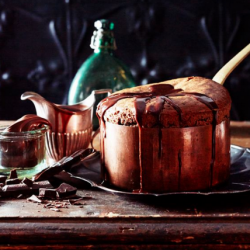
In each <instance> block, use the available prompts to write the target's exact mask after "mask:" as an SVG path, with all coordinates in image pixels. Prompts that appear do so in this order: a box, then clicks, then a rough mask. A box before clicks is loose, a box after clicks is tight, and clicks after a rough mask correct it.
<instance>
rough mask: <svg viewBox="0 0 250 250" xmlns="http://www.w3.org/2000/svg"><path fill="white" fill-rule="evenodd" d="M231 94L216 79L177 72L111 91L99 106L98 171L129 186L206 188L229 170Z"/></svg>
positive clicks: (141, 188) (140, 188) (166, 189)
mask: <svg viewBox="0 0 250 250" xmlns="http://www.w3.org/2000/svg"><path fill="white" fill-rule="evenodd" d="M230 108H231V99H230V96H229V94H228V92H227V90H226V89H225V88H224V87H223V86H221V85H220V84H218V83H216V82H214V81H212V80H210V79H206V78H202V77H188V78H179V79H174V80H170V81H165V82H161V83H155V84H148V85H145V86H138V87H134V88H130V89H124V90H122V91H119V92H116V93H114V94H112V95H111V96H109V97H107V98H105V99H104V100H102V101H101V102H100V104H99V106H98V110H97V114H98V116H99V121H100V128H101V153H102V164H103V174H104V178H105V180H106V181H107V182H108V183H110V184H111V185H113V186H115V187H117V188H121V189H124V190H129V191H134V192H157V193H163V192H175V191H192V190H204V189H209V188H211V187H213V186H215V185H218V184H220V183H223V182H225V181H226V180H227V179H228V176H229V166H230V138H229V112H230Z"/></svg>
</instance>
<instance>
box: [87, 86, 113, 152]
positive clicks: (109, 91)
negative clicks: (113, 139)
mask: <svg viewBox="0 0 250 250" xmlns="http://www.w3.org/2000/svg"><path fill="white" fill-rule="evenodd" d="M92 94H93V95H100V94H108V96H110V95H111V94H112V89H97V90H93V91H92ZM99 132H100V127H99V128H98V129H97V130H96V131H95V132H94V134H93V135H92V137H91V141H90V145H91V147H92V148H94V146H93V141H94V139H95V138H96V136H97V135H98V134H99Z"/></svg>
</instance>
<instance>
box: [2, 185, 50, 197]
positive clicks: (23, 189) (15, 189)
mask: <svg viewBox="0 0 250 250" xmlns="http://www.w3.org/2000/svg"><path fill="white" fill-rule="evenodd" d="M39 188H52V186H51V184H50V183H49V181H40V182H35V183H33V186H32V187H28V186H27V185H26V184H24V183H21V184H12V185H5V186H4V187H3V188H2V191H1V196H2V197H12V196H15V195H19V194H20V193H22V194H23V195H31V194H37V193H38V190H39Z"/></svg>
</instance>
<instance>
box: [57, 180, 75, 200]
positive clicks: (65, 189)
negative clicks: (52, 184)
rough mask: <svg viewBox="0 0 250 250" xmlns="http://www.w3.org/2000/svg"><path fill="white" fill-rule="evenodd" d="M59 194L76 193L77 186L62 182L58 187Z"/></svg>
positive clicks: (62, 195) (64, 195)
mask: <svg viewBox="0 0 250 250" xmlns="http://www.w3.org/2000/svg"><path fill="white" fill-rule="evenodd" d="M56 191H57V193H58V196H59V197H60V198H61V197H66V196H69V195H73V194H76V191H77V188H75V187H73V186H70V185H69V184H66V183H62V184H61V185H60V186H59V187H58V188H57V189H56Z"/></svg>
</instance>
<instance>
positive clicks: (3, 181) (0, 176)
mask: <svg viewBox="0 0 250 250" xmlns="http://www.w3.org/2000/svg"><path fill="white" fill-rule="evenodd" d="M6 180H7V176H5V175H0V183H3V184H5V181H6Z"/></svg>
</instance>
